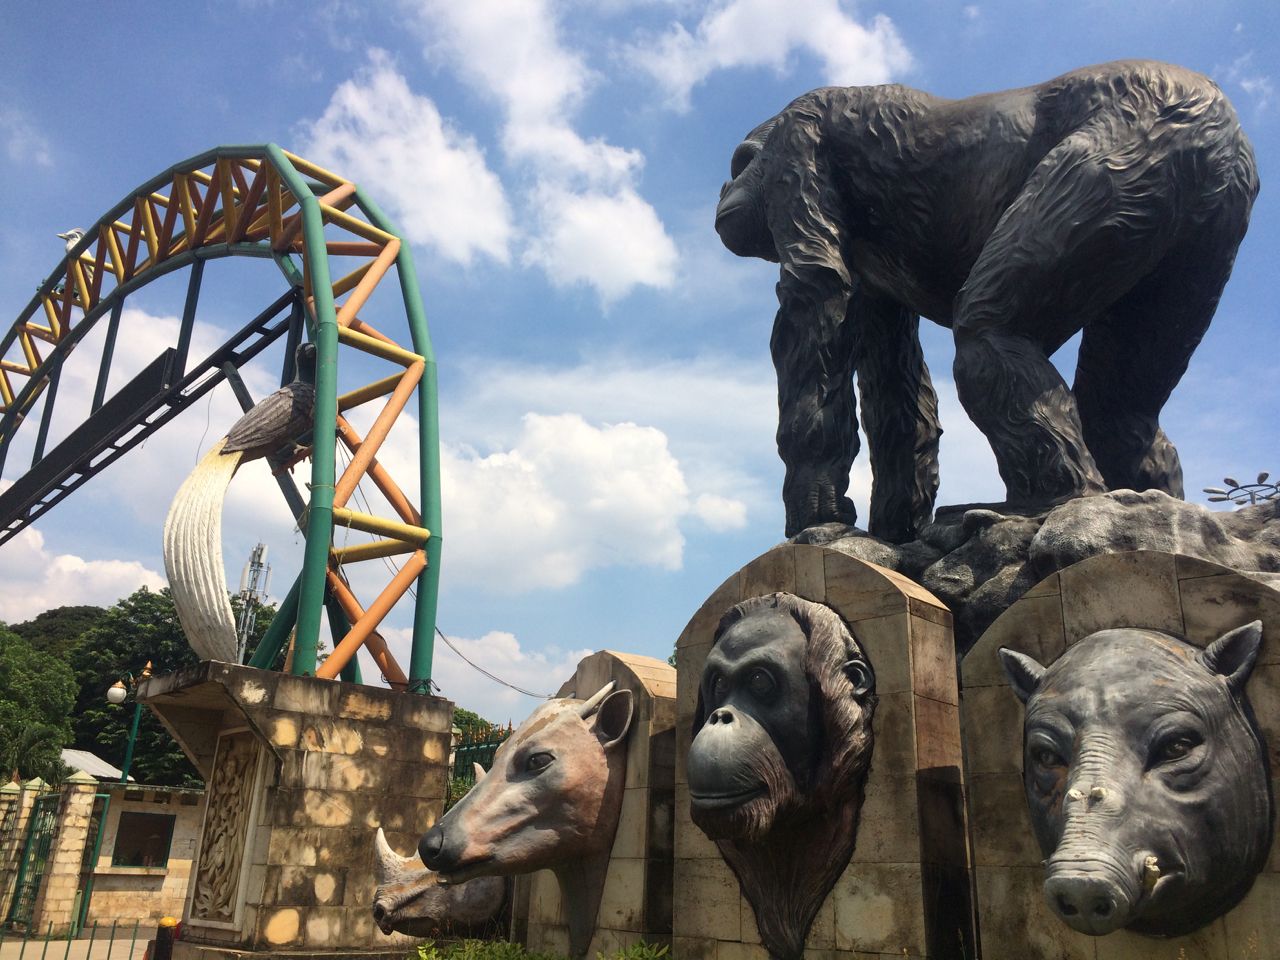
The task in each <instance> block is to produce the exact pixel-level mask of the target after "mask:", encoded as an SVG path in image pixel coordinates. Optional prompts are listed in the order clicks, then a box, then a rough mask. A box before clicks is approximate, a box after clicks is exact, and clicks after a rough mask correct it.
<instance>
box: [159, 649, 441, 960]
mask: <svg viewBox="0 0 1280 960" xmlns="http://www.w3.org/2000/svg"><path fill="white" fill-rule="evenodd" d="M140 693H141V696H142V698H143V700H144V702H146V703H147V704H148V706H150V707H151V709H152V710H154V711H155V712H156V714H157V715H158V716H159V717H160V719H161V720H162V721H163V722H164V724H165V726H166V727H167V728H168V729H169V731H170V732H171V733H173V735H174V737H175V738H176V739H177V740H178V742H179V743H180V744H181V745H182V748H183V749H184V750H185V751H186V753H187V755H188V756H189V757H190V758H191V761H192V762H193V763H194V764H195V765H196V767H197V769H199V771H200V773H201V775H202V776H203V777H204V778H205V781H206V783H207V784H208V790H209V803H208V813H207V814H206V817H205V822H204V825H203V828H202V833H201V838H200V847H199V851H198V854H197V860H196V863H195V865H194V868H193V873H192V880H191V890H190V893H189V896H188V902H187V908H186V911H185V916H184V924H183V939H182V940H181V941H180V942H179V944H178V945H177V947H176V948H175V956H183V957H187V958H193V960H194V958H197V957H200V958H206V957H207V958H212V957H217V956H227V955H230V954H236V955H241V954H254V955H259V954H263V955H265V954H270V955H277V954H284V955H288V954H291V953H298V954H306V955H307V956H354V955H364V954H375V953H381V954H387V955H395V956H397V957H398V956H403V954H404V952H405V947H404V944H406V943H408V942H409V940H408V939H407V938H399V939H392V940H389V939H388V938H387V937H386V936H384V935H383V934H382V933H380V932H379V931H378V930H377V928H376V927H375V926H374V923H373V917H372V913H371V910H370V906H371V902H372V898H373V892H374V888H375V887H376V886H377V880H376V879H375V870H374V863H373V854H374V847H373V843H372V838H373V835H374V833H375V831H376V830H377V829H378V827H379V826H381V827H382V828H383V829H384V830H385V831H386V833H387V835H388V837H389V838H390V840H391V842H392V843H393V844H395V845H396V846H397V847H399V848H402V849H409V848H412V847H413V845H414V844H415V843H416V842H417V838H418V835H419V834H420V832H421V830H422V826H423V824H430V823H432V822H433V821H434V820H435V819H436V818H437V817H439V815H440V812H441V810H442V808H443V804H444V796H445V791H446V788H447V764H448V757H449V746H450V722H451V717H452V706H451V704H450V703H449V702H448V701H447V700H443V699H441V698H438V697H420V696H411V695H408V694H402V693H396V692H394V691H391V690H385V689H379V688H375V687H364V686H358V685H355V684H346V683H337V682H334V681H331V680H321V679H316V678H314V677H294V676H289V675H286V674H280V673H273V672H268V671H263V670H256V669H254V668H252V667H244V666H238V665H233V664H227V663H219V662H216V661H206V662H204V663H201V664H200V665H199V666H198V667H196V668H193V669H191V670H186V671H182V672H179V673H175V674H170V675H168V676H164V677H156V678H153V679H152V680H150V681H148V682H147V683H145V684H144V685H143V686H142V688H141V691H140Z"/></svg>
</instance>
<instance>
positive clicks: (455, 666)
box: [385, 629, 594, 725]
mask: <svg viewBox="0 0 1280 960" xmlns="http://www.w3.org/2000/svg"><path fill="white" fill-rule="evenodd" d="M385 636H386V639H387V643H388V645H389V646H390V647H391V651H392V653H393V654H395V656H396V658H397V659H398V660H399V661H400V662H401V663H408V662H409V646H410V643H411V636H412V631H411V630H408V629H394V630H388V631H385ZM449 640H450V642H451V643H452V644H453V646H455V647H457V648H458V649H459V650H461V651H462V653H463V655H465V656H466V657H467V658H468V659H469V660H472V661H474V662H475V663H477V664H479V665H480V666H482V667H484V668H485V669H486V670H488V671H489V672H490V673H492V674H493V675H494V676H497V677H499V678H501V679H502V680H505V681H507V682H508V683H513V684H515V685H517V686H520V687H523V688H524V689H526V690H530V691H533V692H535V693H540V694H555V693H556V692H557V691H558V690H559V689H560V685H561V684H562V683H564V682H565V681H566V680H568V679H569V678H571V677H572V676H573V674H574V671H575V670H576V669H577V667H578V661H580V660H581V659H582V658H583V657H586V656H587V655H589V654H591V653H593V652H594V651H592V650H588V649H581V650H567V649H561V648H558V647H549V648H546V649H543V650H529V649H526V648H525V647H523V646H521V644H520V641H519V640H518V639H517V638H516V636H515V635H514V634H512V633H508V632H506V631H504V630H493V631H490V632H489V633H486V634H485V635H484V636H482V637H479V638H478V639H469V638H466V637H454V636H451V637H449ZM431 678H432V680H434V681H435V682H436V683H437V684H439V686H440V696H442V697H447V698H448V699H450V700H452V701H453V702H454V703H456V704H457V705H458V706H460V707H466V708H467V709H468V710H474V711H475V712H476V713H478V714H480V716H482V717H484V718H485V719H486V720H491V721H494V722H496V723H504V722H506V721H507V720H512V721H514V722H515V723H516V725H519V724H520V722H521V721H522V720H523V719H524V718H525V717H526V716H527V715H528V714H529V713H530V712H532V710H533V708H534V707H536V706H537V705H538V703H539V702H541V698H538V697H530V696H526V695H525V694H523V693H519V692H517V691H515V690H513V689H511V688H510V687H507V686H504V685H502V684H501V683H498V682H496V681H494V680H491V679H490V678H488V677H486V676H485V675H484V674H482V673H480V672H479V671H478V670H476V669H475V668H474V667H472V666H470V665H468V664H467V663H465V662H464V661H463V660H462V658H461V657H459V656H458V654H457V653H455V652H454V651H453V650H452V649H451V648H450V647H449V645H448V644H445V643H437V644H436V646H435V650H434V655H433V658H432V665H431ZM592 692H594V691H592Z"/></svg>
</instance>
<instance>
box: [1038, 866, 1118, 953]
mask: <svg viewBox="0 0 1280 960" xmlns="http://www.w3.org/2000/svg"><path fill="white" fill-rule="evenodd" d="M1049 870H1050V873H1049V877H1048V879H1046V880H1045V883H1044V894H1045V897H1046V899H1047V900H1048V901H1049V906H1050V908H1051V909H1052V910H1053V912H1054V913H1056V914H1057V915H1058V916H1059V917H1061V918H1062V920H1063V922H1064V923H1066V924H1067V925H1068V926H1069V927H1071V928H1072V929H1073V930H1077V931H1079V932H1080V933H1085V934H1089V935H1090V936H1094V937H1100V936H1103V935H1104V934H1108V933H1111V932H1112V931H1113V930H1118V929H1119V928H1121V927H1123V926H1124V925H1125V924H1126V923H1128V921H1129V918H1130V916H1131V915H1132V913H1133V907H1134V903H1135V902H1136V899H1137V896H1138V893H1139V891H1138V890H1137V889H1136V887H1137V884H1136V883H1132V882H1127V881H1128V878H1127V877H1124V876H1123V875H1122V870H1121V867H1120V865H1119V864H1118V863H1114V862H1112V861H1110V860H1105V861H1103V860H1098V861H1092V862H1089V861H1080V860H1076V861H1073V862H1071V864H1070V866H1069V867H1067V868H1064V869H1055V868H1054V866H1053V861H1052V860H1051V861H1050V867H1049Z"/></svg>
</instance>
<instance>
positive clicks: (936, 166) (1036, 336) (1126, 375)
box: [716, 61, 1258, 542]
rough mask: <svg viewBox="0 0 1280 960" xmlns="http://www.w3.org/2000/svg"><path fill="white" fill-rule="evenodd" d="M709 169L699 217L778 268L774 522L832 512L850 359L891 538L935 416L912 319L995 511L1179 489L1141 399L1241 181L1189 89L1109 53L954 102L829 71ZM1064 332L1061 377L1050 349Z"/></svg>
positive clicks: (915, 491) (1229, 249) (843, 478)
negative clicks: (942, 333) (722, 176)
mask: <svg viewBox="0 0 1280 960" xmlns="http://www.w3.org/2000/svg"><path fill="white" fill-rule="evenodd" d="M731 173H732V176H733V180H732V182H730V183H727V184H726V185H725V187H724V190H723V191H722V193H721V198H720V204H719V207H718V208H717V210H716V230H717V231H718V232H719V234H720V237H721V239H722V240H723V241H724V243H725V245H726V246H727V247H728V248H729V249H730V250H732V251H733V252H734V253H736V254H738V255H740V256H747V257H762V258H764V259H766V260H772V261H776V262H778V263H780V265H781V268H782V269H781V276H780V280H779V282H778V288H777V289H778V302H779V309H778V314H777V319H776V320H775V323H774V330H773V337H772V342H771V349H772V353H773V359H774V364H775V366H776V368H777V372H778V406H779V423H778V452H779V454H780V455H781V457H782V459H783V461H784V463H785V464H786V468H787V471H786V480H785V483H784V486H783V500H784V501H785V503H786V510H787V520H786V531H787V535H788V536H792V535H794V534H796V533H798V532H800V531H801V530H802V529H804V528H805V527H808V526H811V525H814V524H818V523H825V522H830V521H843V522H846V523H853V521H854V519H855V514H854V509H853V505H852V504H851V503H850V501H849V500H848V498H847V497H845V495H844V494H845V491H846V489H847V487H848V473H849V467H850V465H851V463H852V462H853V458H854V456H855V454H856V453H857V450H858V438H857V428H856V424H855V421H854V402H853V394H852V387H851V383H850V381H851V377H852V374H853V373H854V372H855V371H856V372H857V374H858V382H859V388H860V392H861V394H862V401H863V422H864V426H865V428H866V431H867V438H868V443H869V445H870V448H871V458H872V468H873V471H874V476H875V484H874V487H873V490H872V503H871V519H870V530H871V532H872V533H873V534H875V535H877V536H879V537H882V538H884V539H887V540H893V541H896V542H903V541H905V540H909V539H911V536H912V535H913V534H914V532H915V531H916V530H917V529H918V528H919V527H920V526H921V524H922V523H923V522H924V521H925V520H927V519H928V516H929V513H930V511H931V509H932V506H933V500H934V496H935V494H936V492H937V464H936V458H937V442H938V435H939V432H940V431H939V429H938V423H937V403H936V399H935V397H934V392H933V388H932V386H931V385H930V382H929V374H928V371H927V370H926V369H925V365H924V361H923V358H922V355H921V353H920V348H919V344H918V342H917V336H916V335H917V325H918V317H919V316H924V317H928V318H929V319H931V320H933V321H935V322H937V323H940V324H943V325H944V326H948V327H951V328H952V330H953V332H954V335H955V344H956V358H955V379H956V387H957V389H958V391H959V394H960V400H961V402H962V403H963V404H964V407H965V410H966V412H967V413H968V414H969V416H970V417H971V418H972V419H973V421H974V422H975V423H976V424H977V425H978V427H979V428H980V429H981V430H982V432H983V433H984V434H986V436H987V439H988V440H989V441H990V443H991V446H992V449H993V450H994V451H995V455H996V461H997V463H998V464H999V468H1000V475H1001V477H1002V478H1003V479H1004V482H1005V485H1006V488H1007V491H1008V497H1009V500H1010V502H1011V503H1012V504H1015V505H1021V506H1028V505H1029V506H1048V505H1050V504H1053V503H1055V502H1059V501H1062V500H1065V499H1069V498H1071V497H1075V496H1080V495H1083V494H1090V493H1096V492H1100V491H1102V490H1103V489H1108V488H1109V489H1113V490H1114V489H1133V490H1147V489H1158V490H1164V491H1166V492H1168V493H1171V494H1173V495H1175V496H1181V493H1182V472H1181V467H1180V466H1179V462H1178V456H1177V453H1176V451H1175V450H1174V448H1173V446H1172V444H1171V443H1170V442H1169V440H1168V438H1167V437H1165V435H1164V433H1163V432H1162V431H1161V430H1160V426H1159V422H1158V418H1159V414H1160V410H1161V408H1162V407H1163V406H1164V403H1165V401H1166V400H1167V399H1168V397H1169V394H1170V392H1171V391H1172V390H1173V387H1174V386H1175V385H1176V384H1177V382H1178V380H1179V378H1181V376H1182V373H1183V371H1184V370H1185V369H1186V366H1187V361H1188V360H1189V358H1190V356H1191V353H1192V351H1193V350H1194V349H1195V347H1196V345H1197V344H1198V343H1199V342H1200V338H1201V337H1202V336H1203V335H1204V332H1205V329H1206V328H1207V327H1208V325H1209V321H1210V319H1211V318H1212V316H1213V312H1214V309H1215V308H1216V306H1217V303H1218V297H1219V295H1220V294H1221V292H1222V288H1223V286H1224V284H1225V283H1226V281H1227V277H1228V276H1229V274H1230V272H1231V266H1232V263H1233V262H1234V260H1235V254H1236V248H1237V247H1238V246H1239V244H1240V241H1241V239H1242V238H1243V236H1244V232H1245V228H1246V226H1247V225H1248V220H1249V211H1250V209H1251V207H1252V204H1253V199H1254V197H1255V195H1256V194H1257V190H1258V178H1257V173H1256V169H1255V166H1254V159H1253V152H1252V149H1251V148H1250V146H1249V142H1248V140H1247V139H1246V138H1245V135H1244V133H1243V132H1242V131H1241V130H1240V126H1239V122H1238V120H1237V118H1236V114H1235V111H1234V110H1233V109H1232V107H1231V104H1230V103H1229V102H1228V101H1227V99H1226V97H1225V96H1224V95H1223V93H1222V91H1221V90H1219V89H1218V88H1217V86H1215V85H1214V84H1213V83H1212V82H1211V81H1210V80H1208V79H1207V78H1205V77H1203V76H1201V75H1199V74H1197V73H1193V72H1191V71H1189V70H1184V69H1182V68H1180V67H1175V66H1170V65H1168V64H1161V63H1151V62H1144V61H1123V62H1118V63H1109V64H1103V65H1101V66H1096V67H1086V68H1084V69H1081V70H1076V71H1073V72H1071V73H1068V74H1064V75H1063V76H1061V77H1058V78H1057V79H1055V80H1050V81H1049V82H1047V83H1043V84H1039V85H1037V86H1033V87H1024V88H1022V89H1019V90H1010V91H1006V92H1003V93H995V94H987V95H984V96H978V97H971V98H969V99H966V100H943V99H941V98H939V97H934V96H931V95H929V94H927V93H923V92H921V91H918V90H911V89H908V88H906V87H901V86H896V85H888V86H878V87H849V88H839V87H828V88H824V89H820V90H815V91H813V92H811V93H808V94H805V95H804V96H802V97H800V98H799V99H797V100H795V101H794V102H792V103H791V105H790V106H788V107H787V108H786V109H785V110H783V111H782V112H781V113H779V114H778V115H777V116H776V117H774V118H773V119H771V120H769V121H767V122H765V123H763V124H761V125H760V126H759V127H757V128H756V129H755V130H753V131H752V132H751V133H750V134H748V135H747V138H746V140H744V141H743V142H742V143H741V144H740V145H739V146H738V148H737V150H736V151H735V152H734V155H733V162H732V167H731ZM1080 330H1083V331H1084V338H1083V340H1082V342H1081V346H1080V355H1079V360H1078V363H1077V369H1076V378H1075V385H1074V388H1073V389H1068V388H1067V385H1066V383H1065V382H1064V381H1063V379H1062V377H1061V376H1060V375H1059V374H1058V372H1057V370H1056V369H1055V368H1054V366H1053V364H1052V363H1050V361H1049V356H1050V355H1051V354H1052V353H1054V351H1056V350H1057V349H1058V348H1059V347H1060V346H1062V344H1064V343H1065V342H1066V341H1067V340H1068V339H1070V337H1071V336H1072V335H1073V334H1075V333H1077V332H1079V331H1080Z"/></svg>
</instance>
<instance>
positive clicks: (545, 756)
mask: <svg viewBox="0 0 1280 960" xmlns="http://www.w3.org/2000/svg"><path fill="white" fill-rule="evenodd" d="M554 759H555V757H554V756H552V755H551V754H550V753H547V752H546V751H545V750H544V751H542V752H541V753H531V754H529V759H528V760H526V761H525V762H524V769H525V771H526V772H528V773H537V772H538V771H539V770H545V769H546V768H547V767H549V766H551V761H552V760H554Z"/></svg>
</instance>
